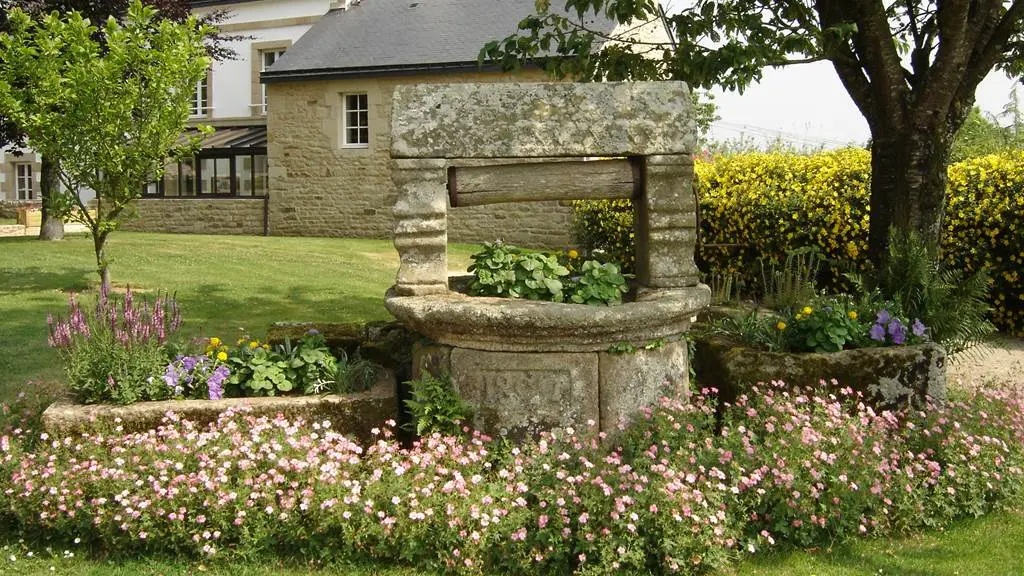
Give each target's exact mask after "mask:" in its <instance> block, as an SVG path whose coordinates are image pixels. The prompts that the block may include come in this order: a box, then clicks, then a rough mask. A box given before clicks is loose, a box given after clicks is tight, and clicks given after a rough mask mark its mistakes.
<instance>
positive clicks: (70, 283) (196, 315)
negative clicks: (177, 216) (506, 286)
mask: <svg viewBox="0 0 1024 576" xmlns="http://www.w3.org/2000/svg"><path fill="white" fill-rule="evenodd" d="M108 244H109V253H110V260H111V262H112V267H111V279H112V281H113V283H114V284H115V285H116V286H125V285H130V286H132V288H135V289H138V290H140V291H143V292H154V291H156V290H166V291H168V292H171V293H174V294H176V295H177V298H178V301H179V302H180V304H181V306H182V309H183V312H184V318H185V324H184V328H183V331H184V333H185V334H186V335H188V336H196V335H200V334H202V335H206V336H214V335H217V336H220V337H222V338H225V337H229V338H230V337H234V336H236V335H237V334H238V333H239V332H240V331H241V330H246V331H248V332H249V333H251V334H254V335H256V336H262V334H263V333H264V332H265V331H266V328H267V326H269V325H270V324H271V323H273V322H277V321H313V320H316V321H326V322H335V321H336V322H340V321H353V320H377V319H387V318H389V317H390V315H389V314H388V312H387V310H385V308H384V305H383V295H384V291H385V290H387V288H388V287H389V286H390V285H391V284H393V283H394V279H395V271H396V270H397V269H398V254H397V253H396V252H395V249H394V247H393V246H392V244H391V242H390V241H387V240H350V239H334V238H265V237H252V236H245V237H240V236H185V235H168V234H141V233H130V232H118V233H115V234H113V235H111V237H110V240H109V241H108ZM472 250H473V247H472V246H451V247H450V249H449V253H450V256H451V265H452V267H453V268H461V269H462V270H465V266H466V264H467V263H468V256H469V254H470V253H471V252H472ZM97 280H98V276H97V275H96V273H95V261H94V259H93V255H92V244H91V241H90V240H89V239H88V238H86V237H84V236H81V235H79V236H69V237H68V239H67V240H64V241H62V242H50V243H44V242H40V241H38V240H36V239H34V238H0V401H2V400H3V399H5V398H8V397H9V396H10V394H11V392H12V391H13V390H15V389H21V388H22V387H23V385H24V384H25V382H26V381H28V380H30V379H32V380H44V381H55V380H59V378H60V376H61V370H60V367H59V366H58V363H57V356H56V354H55V353H54V352H53V351H52V350H51V349H49V348H48V347H47V345H46V336H47V331H46V315H47V313H51V312H52V313H64V311H65V310H66V309H67V293H68V292H71V291H74V292H81V291H83V290H90V289H94V287H95V285H96V283H97Z"/></svg>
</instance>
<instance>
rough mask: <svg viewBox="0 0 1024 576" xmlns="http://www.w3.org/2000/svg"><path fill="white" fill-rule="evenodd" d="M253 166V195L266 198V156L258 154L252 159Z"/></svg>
mask: <svg viewBox="0 0 1024 576" xmlns="http://www.w3.org/2000/svg"><path fill="white" fill-rule="evenodd" d="M254 159H255V162H254V164H253V195H254V196H266V195H267V192H268V190H269V187H268V185H267V184H268V182H267V171H268V170H267V168H268V165H267V156H266V155H265V154H258V155H256V156H255V157H254Z"/></svg>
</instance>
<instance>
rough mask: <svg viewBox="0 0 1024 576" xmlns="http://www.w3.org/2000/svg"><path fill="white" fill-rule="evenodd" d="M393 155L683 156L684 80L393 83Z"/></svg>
mask: <svg viewBox="0 0 1024 576" xmlns="http://www.w3.org/2000/svg"><path fill="white" fill-rule="evenodd" d="M392 110H393V112H392V118H391V156H392V158H442V157H444V158H537V157H567V156H605V157H612V156H649V155H657V154H689V153H691V152H692V151H693V150H694V148H695V138H694V134H696V129H695V126H696V125H695V122H694V117H693V110H692V105H691V103H690V90H689V88H687V86H686V84H685V83H684V82H628V83H627V82H595V83H587V84H582V83H572V82H561V83H552V82H544V83H510V82H499V83H464V84H430V85H426V84H410V85H403V86H398V87H396V88H395V93H394V98H393V103H392Z"/></svg>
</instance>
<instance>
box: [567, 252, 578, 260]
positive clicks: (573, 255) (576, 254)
mask: <svg viewBox="0 0 1024 576" xmlns="http://www.w3.org/2000/svg"><path fill="white" fill-rule="evenodd" d="M579 257H580V253H579V252H577V251H575V250H569V258H572V259H573V260H575V259H576V258H579Z"/></svg>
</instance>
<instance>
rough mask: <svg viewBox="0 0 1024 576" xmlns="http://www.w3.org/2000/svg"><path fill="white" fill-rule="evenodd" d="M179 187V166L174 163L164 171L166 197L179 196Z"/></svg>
mask: <svg viewBox="0 0 1024 576" xmlns="http://www.w3.org/2000/svg"><path fill="white" fill-rule="evenodd" d="M178 186H179V182H178V164H177V163H176V162H172V163H170V164H168V165H167V167H166V168H165V169H164V196H177V195H178Z"/></svg>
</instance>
